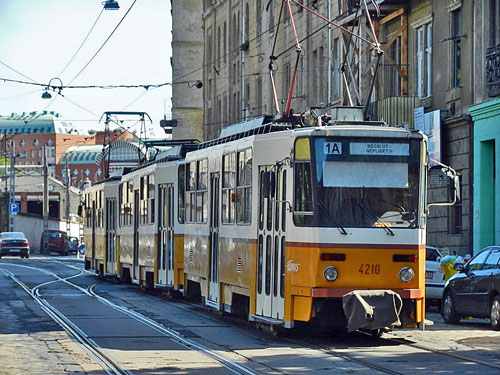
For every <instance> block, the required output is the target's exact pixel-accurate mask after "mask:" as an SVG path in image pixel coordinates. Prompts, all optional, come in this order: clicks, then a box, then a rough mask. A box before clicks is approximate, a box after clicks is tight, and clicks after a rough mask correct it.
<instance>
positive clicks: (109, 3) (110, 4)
mask: <svg viewBox="0 0 500 375" xmlns="http://www.w3.org/2000/svg"><path fill="white" fill-rule="evenodd" d="M103 4H104V9H106V10H118V9H120V6H119V5H118V1H115V0H106V1H104V2H103Z"/></svg>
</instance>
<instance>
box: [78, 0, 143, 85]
mask: <svg viewBox="0 0 500 375" xmlns="http://www.w3.org/2000/svg"><path fill="white" fill-rule="evenodd" d="M136 2H137V0H134V2H133V3H132V5H130V7H129V8H128V10H127V12H126V13H125V14H124V15H123V17H122V18H121V20H120V21H119V22H118V24H117V25H116V26H115V28H114V29H113V31H111V34H109V36H108V37H107V38H106V40H105V41H104V43H103V44H102V45H101V46H100V47H99V49H98V50H97V51H96V52H95V53H94V55H93V56H92V57H91V58H90V60H89V61H88V62H87V63H86V64H85V65H84V66H83V68H82V69H81V70H80V71H79V72H78V73H77V74H76V75H75V76H74V77H73V78H72V79H71V80H70V81H69V83H71V82H73V81H74V80H75V79H77V78H78V76H80V74H82V73H83V71H84V70H85V69H86V68H87V67H88V66H89V65H90V63H91V62H92V61H93V60H94V59H95V57H96V56H97V55H98V54H99V52H101V50H102V49H103V48H104V46H105V45H106V43H108V41H109V40H110V39H111V37H112V36H113V34H114V33H115V31H116V30H117V29H118V27H119V26H120V25H121V23H122V22H123V20H124V19H125V17H127V15H128V14H129V13H130V11H131V10H132V7H133V6H134V4H135V3H136Z"/></svg>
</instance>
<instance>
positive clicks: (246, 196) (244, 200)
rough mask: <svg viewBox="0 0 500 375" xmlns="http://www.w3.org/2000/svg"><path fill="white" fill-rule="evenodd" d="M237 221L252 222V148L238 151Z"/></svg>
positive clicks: (240, 222) (241, 222)
mask: <svg viewBox="0 0 500 375" xmlns="http://www.w3.org/2000/svg"><path fill="white" fill-rule="evenodd" d="M237 165H238V169H237V177H236V178H237V181H236V182H237V184H236V222H237V223H238V224H250V222H251V218H252V149H251V148H247V149H245V150H242V151H238V161H237Z"/></svg>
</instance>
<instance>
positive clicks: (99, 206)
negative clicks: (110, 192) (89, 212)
mask: <svg viewBox="0 0 500 375" xmlns="http://www.w3.org/2000/svg"><path fill="white" fill-rule="evenodd" d="M103 196H104V191H102V190H100V191H98V192H97V221H96V227H99V228H102V227H103V221H104V220H103V218H104V204H103Z"/></svg>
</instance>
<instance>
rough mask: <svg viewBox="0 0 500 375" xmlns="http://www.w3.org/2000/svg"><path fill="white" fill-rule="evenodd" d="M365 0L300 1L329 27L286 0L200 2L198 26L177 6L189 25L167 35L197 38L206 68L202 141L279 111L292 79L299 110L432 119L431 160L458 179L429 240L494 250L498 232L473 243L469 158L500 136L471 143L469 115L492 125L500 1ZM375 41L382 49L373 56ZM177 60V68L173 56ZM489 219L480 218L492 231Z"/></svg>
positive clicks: (473, 160)
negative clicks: (341, 109)
mask: <svg viewBox="0 0 500 375" xmlns="http://www.w3.org/2000/svg"><path fill="white" fill-rule="evenodd" d="M182 3H184V2H182ZM188 3H191V2H189V1H188V2H186V4H188ZM199 3H201V2H199ZM288 3H290V4H291V13H292V14H293V22H292V17H291V16H290V13H289V12H288V9H287V4H288ZM366 3H367V4H368V10H367V9H366V7H365V5H364V2H363V1H350V0H339V1H333V0H310V1H304V2H303V4H304V6H305V7H307V8H308V9H310V10H312V11H313V12H315V13H317V14H319V15H321V16H323V17H324V18H326V19H330V20H332V21H333V22H334V23H335V25H332V24H329V23H327V22H325V21H324V20H323V19H321V18H319V17H317V16H316V15H314V14H313V13H312V12H310V11H309V10H308V9H306V8H304V7H300V6H298V5H297V4H295V3H293V2H286V1H274V2H269V1H262V0H255V1H247V0H204V1H203V5H202V6H203V8H202V10H201V17H199V18H198V19H196V17H195V12H196V10H195V9H194V8H191V9H189V6H187V5H186V6H184V7H183V6H182V5H181V6H180V7H181V8H183V11H184V12H187V13H189V14H190V17H191V19H190V23H189V25H188V26H183V25H182V24H181V23H177V24H175V23H174V34H175V33H178V35H179V34H182V33H183V32H184V31H185V30H186V28H189V29H190V31H192V32H193V33H194V34H196V33H198V36H192V39H195V40H200V41H202V45H203V62H202V63H201V62H198V63H197V64H195V67H199V68H200V69H201V72H202V77H201V78H200V79H201V81H202V83H203V86H202V91H203V136H204V139H205V140H210V139H213V138H216V137H218V135H219V133H220V130H221V129H222V128H224V127H226V126H228V125H230V124H233V123H236V122H239V121H242V120H246V119H250V118H253V117H256V116H259V115H263V114H267V115H272V116H280V115H282V114H283V112H284V105H285V103H286V102H287V100H288V97H289V96H290V91H289V90H290V87H291V85H292V82H295V86H294V90H293V92H291V108H292V109H293V111H294V112H295V113H297V112H302V113H306V112H307V111H309V110H311V109H312V110H314V111H316V112H323V111H325V112H327V111H329V110H330V109H331V108H332V107H333V106H338V105H361V106H363V107H364V108H365V114H366V115H367V117H369V118H372V119H379V120H384V121H386V122H387V123H388V124H389V125H392V126H406V127H409V128H414V127H417V128H418V129H421V130H422V131H424V132H425V131H426V127H427V128H428V127H429V125H428V124H429V121H430V123H431V125H430V126H431V128H432V129H437V133H433V134H430V133H429V134H428V135H429V137H430V139H431V142H432V143H433V146H432V147H434V148H435V149H434V150H433V154H432V156H433V157H435V158H438V159H439V160H438V161H441V162H443V163H444V164H448V165H450V166H452V167H453V168H454V169H456V170H457V171H458V172H459V173H460V181H461V191H460V195H461V200H460V202H459V203H458V204H457V205H455V206H453V207H433V208H432V210H431V212H430V214H429V217H428V222H427V242H428V244H430V245H433V246H436V247H439V248H440V249H442V250H444V252H448V253H457V254H462V255H464V254H467V253H472V252H473V251H474V252H477V251H478V250H479V248H480V247H481V246H482V245H483V244H485V243H492V242H495V241H496V242H497V243H498V241H499V238H498V234H494V235H492V234H486V235H484V236H485V237H484V238H489V239H491V240H487V241H485V240H481V241H479V240H477V239H476V235H477V233H476V232H478V231H481V230H483V229H484V227H483V226H482V225H480V224H479V221H478V220H477V218H478V215H481V214H478V212H484V211H478V210H479V208H476V205H477V204H479V201H480V200H481V197H483V195H482V194H481V193H479V192H478V191H477V189H476V190H475V189H474V186H478V185H477V184H478V181H476V180H475V179H474V176H476V174H477V173H478V171H477V168H478V166H480V165H481V162H480V160H483V159H481V158H480V157H479V156H478V153H476V152H475V150H476V149H477V148H478V147H480V145H485V144H486V143H487V144H488V145H487V148H488V147H489V148H490V149H492V150H494V151H491V150H490V151H489V152H492V154H493V155H498V151H495V150H497V149H498V148H496V149H495V148H494V143H495V142H494V141H493V140H494V139H495V140H496V139H497V138H496V137H497V136H496V135H491V134H490V135H486V134H483V135H481V138H480V139H479V138H477V135H478V134H480V133H481V131H480V132H479V133H478V132H477V130H478V129H481V124H480V121H481V119H485V118H484V115H481V116H480V117H481V118H480V117H477V121H479V123H478V122H477V121H476V117H475V114H474V110H477V111H479V112H481V113H482V112H484V108H488V111H489V112H488V113H489V114H488V120H487V121H488V122H489V123H492V124H493V123H495V124H496V121H497V120H496V118H497V117H496V116H497V102H496V101H495V100H496V98H498V96H499V94H498V87H499V86H498V80H499V77H500V75H498V73H497V72H498V69H499V68H498V66H497V65H496V64H497V60H498V58H496V57H495V56H497V54H498V53H500V52H499V47H498V43H499V32H500V31H499V30H500V27H499V21H498V19H499V13H498V12H499V10H498V9H499V0H485V1H475V0H441V1H437V0H411V1H406V0H405V1H403V0H379V1H376V2H371V1H367V2H366ZM374 4H376V6H375V5H374ZM173 5H174V4H173ZM177 6H179V5H177ZM282 7H284V8H282ZM174 12H175V11H174ZM184 14H186V13H184ZM280 14H281V18H280ZM368 14H369V15H370V17H368ZM175 19H176V17H175V14H174V20H175ZM193 25H202V27H201V28H198V27H194V28H193V27H192V26H193ZM341 28H343V29H341ZM294 30H295V31H296V34H295V32H294ZM276 34H277V37H276V38H275V36H276ZM296 36H297V37H296ZM297 42H298V43H299V44H300V48H297ZM377 43H379V45H380V49H381V51H382V52H383V53H382V54H380V59H379V54H378V53H377V48H376V45H377ZM173 53H174V57H173V60H174V61H176V59H177V57H176V50H175V49H174V51H173ZM179 58H182V55H179ZM190 62H191V63H192V62H193V60H190ZM377 62H379V64H377ZM295 66H297V74H296V75H295V76H294V71H295ZM193 71H194V69H193ZM271 72H272V75H271V74H270V73H271ZM271 76H272V78H273V80H274V83H275V84H274V87H275V88H276V91H275V93H273V90H272V87H273V85H272V80H271ZM174 88H175V86H174ZM182 95H183V93H182V92H181V93H176V92H175V91H174V93H173V101H174V102H175V101H177V103H182V101H183V100H184V98H183V97H182ZM478 105H479V107H477V106H478ZM471 106H472V107H471ZM479 112H478V113H479ZM422 119H425V121H423V120H422ZM485 121H486V120H485ZM478 124H479V125H478ZM491 127H493V128H494V126H493V125H488V126H486V127H485V128H484V129H486V128H488V129H490V130H487V131H485V132H486V133H490V132H491ZM483 133H484V132H483ZM481 134H482V133H481ZM495 134H496V133H495ZM174 137H175V132H174ZM487 137H490V138H487ZM481 142H483V143H481ZM484 142H486V143H484ZM488 142H489V143H488ZM492 142H493V143H492ZM492 145H493V146H492ZM495 165H496V166H498V165H499V163H498V162H496V164H495ZM497 168H498V167H497ZM490 172H491V171H490ZM490 172H487V173H489V174H490V175H491V173H493V172H491V173H490ZM429 180H430V182H431V183H430V184H429V203H431V202H436V201H443V200H446V199H447V198H448V191H449V189H448V187H447V186H442V185H441V186H440V185H434V184H432V182H433V180H432V179H429ZM483 199H484V197H483ZM483 204H484V203H483ZM495 207H497V208H496V209H494V210H496V213H495V215H496V216H495V217H496V220H497V221H495V222H493V224H491V225H493V226H494V228H496V226H498V225H496V226H495V224H494V223H498V220H500V218H499V216H498V210H499V209H498V207H499V205H498V204H496V206H495ZM488 215H489V216H487V218H488V219H485V220H487V221H488V222H490V223H491V220H490V219H489V218H490V217H491V214H488ZM491 225H490V226H489V227H488V228H492V227H491ZM480 228H483V229H480ZM473 230H474V238H475V239H474V241H473ZM487 231H489V232H488V233H490V232H492V233H493V232H495V233H497V231H498V229H487ZM481 236H483V235H481ZM478 241H479V242H478Z"/></svg>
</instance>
